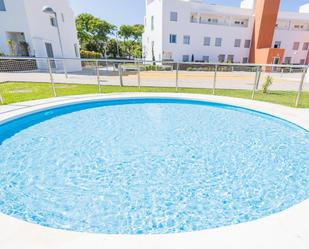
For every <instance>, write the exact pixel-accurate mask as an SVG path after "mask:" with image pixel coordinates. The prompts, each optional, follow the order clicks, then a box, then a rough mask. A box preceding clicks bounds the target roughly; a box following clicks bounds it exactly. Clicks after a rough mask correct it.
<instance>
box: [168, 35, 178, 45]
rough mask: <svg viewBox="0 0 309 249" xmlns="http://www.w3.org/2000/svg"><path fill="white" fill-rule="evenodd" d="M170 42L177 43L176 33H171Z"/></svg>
mask: <svg viewBox="0 0 309 249" xmlns="http://www.w3.org/2000/svg"><path fill="white" fill-rule="evenodd" d="M170 43H177V36H176V35H174V34H170Z"/></svg>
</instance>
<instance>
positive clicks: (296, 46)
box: [293, 42, 299, 50]
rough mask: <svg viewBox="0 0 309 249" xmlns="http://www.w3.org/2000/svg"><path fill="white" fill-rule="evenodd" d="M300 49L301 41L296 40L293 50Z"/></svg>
mask: <svg viewBox="0 0 309 249" xmlns="http://www.w3.org/2000/svg"><path fill="white" fill-rule="evenodd" d="M298 49H299V42H294V44H293V50H298Z"/></svg>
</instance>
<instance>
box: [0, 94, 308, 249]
mask: <svg viewBox="0 0 309 249" xmlns="http://www.w3.org/2000/svg"><path fill="white" fill-rule="evenodd" d="M144 97H160V98H180V99H189V100H201V101H208V102H215V103H222V104H229V105H235V106H239V107H243V108H248V109H252V110H255V111H259V112H264V113H267V114H271V115H274V116H277V117H280V118H282V119H286V120H288V121H290V122H292V123H295V124H297V125H299V126H301V127H303V128H305V129H307V130H309V109H295V108H289V107H284V106H281V105H275V104H270V103H265V102H258V101H251V100H245V99H237V98H230V97H219V96H209V95H195V94H175V93H125V94H108V95H83V96H69V97H60V98H52V99H45V100H37V101H29V102H23V103H18V104H12V105H7V106H0V123H2V122H6V121H7V120H10V119H14V118H16V117H20V116H24V115H28V114H30V113H33V112H38V111H41V110H44V109H49V108H54V107H59V106H65V105H70V104H73V103H83V102H89V101H96V100H114V99H119V98H126V99H127V98H144ZM0 248H1V249H20V248H24V249H36V248H37V249H85V248H87V249H88V248H106V249H139V248H140V249H184V248H190V249H308V248H309V200H307V201H305V202H303V203H301V204H299V205H296V206H294V207H292V208H290V209H288V210H285V211H283V212H281V213H278V214H275V215H272V216H269V217H266V218H262V219H259V220H257V221H253V222H248V223H242V224H239V225H234V226H228V227H223V228H218V229H211V230H206V231H201V232H193V233H183V234H171V235H139V236H135V235H128V236H125V235H104V234H87V233H76V232H69V231H63V230H56V229H51V228H45V227H42V226H39V225H34V224H30V223H27V222H24V221H20V220H17V219H15V218H11V217H9V216H6V215H2V214H0Z"/></svg>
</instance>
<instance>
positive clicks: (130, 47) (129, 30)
mask: <svg viewBox="0 0 309 249" xmlns="http://www.w3.org/2000/svg"><path fill="white" fill-rule="evenodd" d="M143 32H144V26H143V25H141V24H135V25H122V26H120V28H119V32H118V34H119V36H120V37H121V38H123V46H124V53H125V55H126V56H128V57H129V58H131V57H135V58H140V57H141V56H142V35H143Z"/></svg>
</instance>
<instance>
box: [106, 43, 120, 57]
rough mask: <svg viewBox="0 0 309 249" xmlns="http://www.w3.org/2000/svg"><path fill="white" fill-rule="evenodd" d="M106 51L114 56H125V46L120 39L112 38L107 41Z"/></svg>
mask: <svg viewBox="0 0 309 249" xmlns="http://www.w3.org/2000/svg"><path fill="white" fill-rule="evenodd" d="M106 53H107V54H108V55H109V56H112V57H113V58H117V57H122V56H123V46H122V44H121V42H120V41H117V40H116V39H110V40H109V41H108V43H107V47H106Z"/></svg>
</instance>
